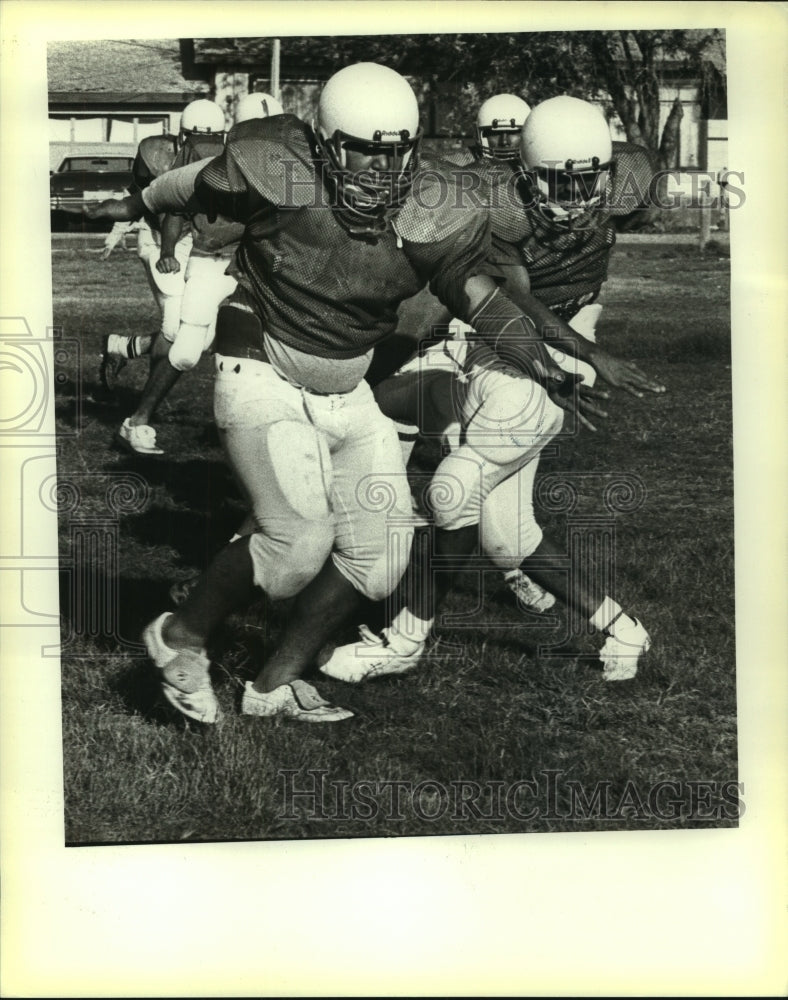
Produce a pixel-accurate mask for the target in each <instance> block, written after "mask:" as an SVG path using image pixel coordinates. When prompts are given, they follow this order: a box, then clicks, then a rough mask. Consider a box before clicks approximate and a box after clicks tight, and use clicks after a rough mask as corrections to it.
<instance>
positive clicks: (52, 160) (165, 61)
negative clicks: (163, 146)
mask: <svg viewBox="0 0 788 1000" xmlns="http://www.w3.org/2000/svg"><path fill="white" fill-rule="evenodd" d="M47 75H48V80H47V86H48V91H49V169H50V171H52V170H55V169H56V168H57V166H58V164H59V163H60V162H61V161H62V159H63V157H64V156H69V155H99V154H118V155H122V154H130V155H132V156H133V155H134V153H135V152H136V149H137V145H138V143H139V142H140V140H141V139H143V138H144V137H145V136H147V135H160V134H161V133H163V132H177V130H178V124H179V121H180V115H181V111H182V110H183V108H184V107H185V106H186V105H187V104H188V103H189V102H190V101H193V100H195V99H196V98H198V97H206V96H210V93H209V90H210V88H209V87H208V86H207V85H206V84H205V83H204V82H202V81H195V80H187V79H186V78H185V77H184V76H183V73H182V70H181V59H180V46H179V44H178V41H177V40H175V39H169V40H167V39H126V40H114V41H104V40H99V41H67V42H50V43H49V45H48V48H47Z"/></svg>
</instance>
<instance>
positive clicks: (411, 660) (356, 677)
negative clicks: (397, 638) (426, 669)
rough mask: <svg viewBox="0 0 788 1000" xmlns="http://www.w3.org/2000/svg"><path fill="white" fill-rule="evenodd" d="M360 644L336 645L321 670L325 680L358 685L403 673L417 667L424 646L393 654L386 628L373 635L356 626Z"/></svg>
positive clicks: (364, 628)
mask: <svg viewBox="0 0 788 1000" xmlns="http://www.w3.org/2000/svg"><path fill="white" fill-rule="evenodd" d="M358 631H359V634H360V635H361V640H360V642H351V643H348V645H347V646H337V648H336V649H335V650H334V652H333V653H332V654H331V656H330V658H329V659H328V660H327V661H326V662H325V663H324V664H323V665H322V666H321V668H320V670H321V672H322V673H324V674H325V675H326V676H327V677H333V678H335V679H336V680H338V681H347V683H348V684H358V682H359V681H363V680H365V679H366V678H367V677H384V676H386V675H387V674H405V673H407V672H408V671H409V670H413V668H414V667H416V666H418V663H419V660H420V659H421V654H422V653H423V652H424V645H425V644H424V643H423V642H419V643H417V644H416V645H415V648H414V649H413V650H412V652H409V653H401V652H396V651H395V650H394V649H393V648H392V646H391V645H390V642H389V629H383V632H382V633H381V634H380V635H375V633H374V632H372V631H371V630H370V629H369V628H367V626H366V625H361V626H359V630H358Z"/></svg>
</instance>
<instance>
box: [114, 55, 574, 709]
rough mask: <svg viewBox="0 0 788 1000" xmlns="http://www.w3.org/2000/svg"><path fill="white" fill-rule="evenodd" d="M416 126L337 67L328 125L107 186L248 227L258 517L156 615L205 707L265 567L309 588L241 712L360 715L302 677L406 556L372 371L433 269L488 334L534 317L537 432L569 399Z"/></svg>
mask: <svg viewBox="0 0 788 1000" xmlns="http://www.w3.org/2000/svg"><path fill="white" fill-rule="evenodd" d="M419 142H420V130H419V112H418V104H417V101H416V97H415V94H414V93H413V90H412V88H411V87H410V85H409V84H408V83H407V81H406V80H405V79H404V78H403V77H401V76H400V75H399V74H398V73H396V72H395V71H393V70H390V69H387V68H386V67H383V66H380V65H378V64H374V63H360V64H356V65H353V66H349V67H346V68H345V69H343V70H341V71H340V72H338V73H336V74H335V75H334V76H333V77H332V78H331V79H330V80H329V81H328V83H327V84H326V85H325V87H324V88H323V91H322V92H321V96H320V99H319V104H318V115H317V122H316V124H315V127H314V128H310V127H308V126H307V125H305V124H304V123H302V122H301V121H299V120H298V119H297V118H295V117H294V116H292V115H280V116H277V117H274V118H267V119H262V120H254V121H248V122H244V123H242V124H240V125H238V126H236V127H235V128H234V129H233V130H232V132H231V134H230V136H229V137H228V142H227V145H226V147H225V150H224V152H223V154H222V155H221V156H220V157H217V158H216V159H215V160H213V161H211V162H209V163H208V164H207V165H205V166H203V165H201V164H199V163H197V164H191V165H189V166H185V167H182V168H180V169H179V170H173V171H170V172H169V173H168V174H166V175H163V176H162V177H160V178H158V179H157V180H156V181H155V182H154V183H153V184H152V185H150V187H149V188H147V189H146V190H145V191H144V192H143V193H142V195H141V196H138V197H137V198H136V199H135V198H129V199H126V200H125V202H113V203H111V207H112V210H113V212H114V213H115V214H114V217H115V218H117V219H124V218H133V217H135V214H136V213H139V211H141V207H142V205H143V204H144V205H145V206H146V207H147V208H148V210H150V211H153V212H161V211H177V210H179V209H182V208H183V207H184V206H185V205H187V204H189V203H190V202H191V200H192V199H194V201H195V202H196V203H197V204H198V205H199V206H200V209H201V210H202V211H204V212H205V213H206V214H207V215H208V216H209V217H213V216H214V215H217V214H223V215H226V216H227V217H229V218H233V219H236V220H238V221H241V222H243V223H245V226H246V228H245V232H244V236H243V239H242V241H241V245H240V249H239V252H238V254H237V257H236V264H237V267H236V272H237V273H236V276H237V278H238V287H237V289H236V291H235V292H234V293H233V295H232V296H231V297H230V298H229V299H228V300H227V301H226V302H225V303H223V305H222V307H221V308H220V310H219V317H218V322H217V332H216V367H217V378H216V387H215V396H214V411H215V417H216V423H217V426H218V428H219V433H220V436H221V438H222V441H223V444H224V447H225V451H226V454H227V456H228V458H229V461H230V464H231V465H232V467H233V469H234V471H235V473H236V475H237V478H238V480H239V482H240V483H241V484H242V486H243V488H244V490H245V492H246V494H247V496H248V498H249V504H250V508H251V510H252V512H253V515H254V519H255V524H256V529H257V530H256V531H254V533H252V534H251V535H248V536H245V537H243V538H240V539H238V540H236V541H235V542H233V543H232V544H230V545H228V546H227V547H225V548H224V549H223V550H222V551H221V552H220V553H219V555H218V556H217V557H216V559H215V560H214V561H213V562H212V563H211V565H210V567H209V568H208V570H207V572H206V574H205V575H204V576H203V578H202V579H201V581H200V583H198V584H197V586H196V587H195V588H194V590H192V591H191V593H190V594H189V596H188V597H187V598H186V600H185V601H184V603H183V604H181V605H180V606H179V608H178V609H177V611H176V612H174V613H165V614H162V615H160V616H159V617H158V618H156V619H155V620H154V621H153V622H151V623H150V625H148V627H147V628H146V629H145V632H144V641H145V643H146V646H147V648H148V651H149V653H150V655H151V658H152V659H153V662H154V663H155V664H156V665H157V666H158V667H159V668H160V670H161V671H162V685H163V690H164V693H165V695H166V696H167V697H168V698H169V699H170V701H171V702H172V703H173V704H174V705H175V706H176V707H177V708H178V709H179V710H180V711H181V712H183V713H184V714H186V715H188V716H191V717H192V718H196V719H199V720H201V721H203V722H213V721H215V719H216V717H217V712H218V708H217V702H216V698H215V694H214V692H213V690H212V687H211V683H210V674H209V668H210V662H209V660H208V657H207V655H206V653H205V647H206V643H207V642H208V639H209V637H210V635H211V633H212V632H213V631H214V629H215V628H216V627H217V626H218V625H219V624H220V623H221V622H222V621H223V620H224V619H225V618H226V616H227V615H228V614H229V613H230V612H232V611H234V610H235V609H237V608H238V607H239V606H241V605H243V604H245V603H248V602H249V601H250V599H251V598H252V596H253V594H254V586H255V585H257V586H259V587H260V588H262V590H263V591H264V592H265V593H266V594H267V595H268V596H269V597H271V598H273V599H277V598H284V597H291V596H294V595H298V596H297V599H296V601H295V604H294V607H293V614H292V615H291V617H290V619H289V622H288V625H287V627H286V629H285V633H284V636H283V638H282V641H281V643H280V645H279V647H278V649H277V650H276V651H275V652H274V653H273V655H272V656H271V657H270V658H269V659H268V660H267V662H266V663H265V664H264V666H263V669H262V670H261V672H260V674H259V675H258V677H257V678H256V680H255V681H254V682H253V683H247V685H246V688H245V692H244V696H243V701H242V711H243V712H244V713H247V714H251V715H256V716H272V715H288V716H292V717H294V718H296V719H300V720H302V721H306V722H334V721H339V720H341V719H344V718H347V717H348V716H349V715H350V714H351V713H350V712H348V711H346V710H344V709H341V708H338V707H337V706H333V705H330V704H328V703H326V702H325V701H324V700H323V699H322V698H321V697H320V695H319V694H318V693H317V691H315V689H314V688H312V687H311V686H310V685H308V684H306V682H304V681H303V680H302V677H301V675H302V674H303V672H304V670H305V669H306V668H307V667H309V666H310V665H311V664H312V662H313V661H314V658H315V657H316V655H317V653H318V651H319V650H320V649H321V647H322V646H323V644H324V642H325V641H326V639H327V638H328V637H329V636H330V635H331V634H333V632H334V631H335V630H336V628H337V627H338V626H339V625H340V624H342V623H343V622H344V621H346V620H347V618H348V617H349V615H350V614H351V613H352V612H353V611H355V610H356V608H357V607H358V603H359V600H360V595H362V594H363V595H364V596H366V597H368V598H372V599H377V600H381V599H383V598H384V597H385V596H387V595H388V594H390V593H391V592H392V591H393V590H394V588H395V587H396V585H397V583H398V582H399V580H400V578H401V576H402V573H403V571H404V569H405V566H406V564H407V561H408V556H409V552H410V544H411V538H412V525H411V520H410V491H409V489H408V487H407V480H406V476H405V470H404V466H403V464H402V458H401V454H400V449H399V443H398V440H397V435H396V431H395V430H394V427H393V425H392V424H391V422H390V421H389V420H388V419H387V418H385V417H384V416H383V415H382V414H381V412H380V410H379V408H378V407H377V404H376V403H375V400H374V397H373V395H372V391H371V389H370V388H369V386H368V384H367V383H366V382H365V381H364V374H365V372H366V369H367V367H368V365H369V360H370V357H371V354H372V349H373V347H374V345H375V343H377V342H378V341H380V340H381V339H382V338H384V337H385V336H387V335H388V334H390V333H391V332H392V331H393V329H394V326H395V323H396V312H397V307H398V306H399V304H400V303H401V302H402V301H404V300H405V299H407V298H410V297H412V296H413V295H414V294H415V293H416V292H417V291H418V290H419V289H420V288H422V287H423V286H424V285H425V284H427V283H430V286H431V287H432V288H433V290H434V292H435V294H436V295H437V297H438V298H439V300H440V301H441V302H442V303H443V304H444V305H445V306H446V308H448V309H449V310H450V311H451V312H452V314H454V315H457V316H459V317H460V318H464V319H466V320H468V321H471V320H472V322H473V326H474V329H475V330H476V331H477V335H478V337H479V338H482V339H485V340H486V341H489V342H490V343H491V344H492V345H493V347H492V350H493V352H494V349H495V345H496V344H497V343H498V339H499V337H500V335H501V333H502V331H504V330H507V329H511V328H513V327H514V328H516V329H517V330H518V331H520V334H521V335H520V337H519V338H518V340H517V347H516V350H515V352H514V356H515V361H514V362H513V363H516V364H517V365H518V367H519V369H520V370H522V371H523V372H525V373H527V375H528V377H523V378H521V380H520V382H521V384H522V386H523V391H524V392H525V394H526V395H527V396H528V398H529V399H531V400H532V401H533V402H534V405H533V406H532V407H531V411H530V433H531V434H532V435H533V436H535V437H540V436H544V437H546V438H549V436H550V435H551V434H552V433H553V432H554V431H555V429H556V427H557V426H558V425H560V421H561V416H560V415H561V413H562V409H561V407H562V406H563V405H572V404H571V402H567V400H566V399H564V397H563V396H562V395H561V393H562V392H563V391H564V389H565V383H566V379H565V377H564V374H563V373H562V372H561V371H560V370H559V369H557V368H556V367H555V366H554V365H553V363H552V362H551V359H550V358H549V355H547V353H546V351H545V350H544V348H543V345H542V341H541V340H540V338H539V336H538V334H537V333H536V331H532V330H531V324H529V322H528V321H527V319H526V317H525V316H524V315H523V314H522V312H521V311H520V310H519V309H518V308H517V307H516V306H514V305H513V303H511V302H510V301H509V300H508V299H507V298H506V297H505V296H504V295H503V294H502V293H501V292H500V290H499V289H498V288H497V286H496V284H495V282H494V281H493V280H492V279H491V278H490V277H489V276H488V275H486V274H485V273H484V264H485V261H486V258H487V254H488V250H489V216H488V213H487V212H486V210H481V209H479V208H478V207H476V206H473V205H471V206H470V207H468V208H464V209H463V210H461V211H458V210H457V208H456V204H457V198H456V197H455V195H456V194H459V192H457V191H454V190H453V189H452V185H455V184H456V183H458V179H457V178H456V177H453V176H452V174H451V172H450V171H448V170H446V171H445V172H441V171H440V170H438V169H425V170H420V168H419ZM417 185H418V191H419V193H420V197H418V198H417V197H415V194H414V190H415V189H416V188H417ZM436 195H437V197H436ZM444 195H448V197H444ZM460 201H461V200H460ZM428 206H433V207H428ZM554 397H555V398H556V399H558V400H559V402H558V403H556V402H554ZM581 405H582V404H581ZM393 525H394V526H396V525H399V526H400V527H399V530H394V531H393V533H392V526H393ZM457 534H458V533H457V532H453V531H450V530H449V531H445V532H442V533H441V532H439V539H438V544H439V546H441V547H442V548H443V549H444V550H445V551H448V552H450V551H451V549H452V546H453V545H454V544H455V543H456V540H457ZM461 547H462V549H463V550H464V549H465V548H466V547H467V539H466V538H465V537H463V538H462V539H461Z"/></svg>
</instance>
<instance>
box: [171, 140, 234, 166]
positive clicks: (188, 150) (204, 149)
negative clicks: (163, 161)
mask: <svg viewBox="0 0 788 1000" xmlns="http://www.w3.org/2000/svg"><path fill="white" fill-rule="evenodd" d="M223 149H224V136H222V135H217V134H216V133H214V134H212V135H199V134H194V135H188V136H187V137H186V140H185V142H184V144H183V145H182V146H181V148H180V149H179V150H178V155H177V156H176V157H175V162H174V163H173V167H185V166H186V164H187V163H196V162H197V161H198V160H204V159H205V158H206V157H208V156H218V155H219V154H220V153H221V151H222V150H223Z"/></svg>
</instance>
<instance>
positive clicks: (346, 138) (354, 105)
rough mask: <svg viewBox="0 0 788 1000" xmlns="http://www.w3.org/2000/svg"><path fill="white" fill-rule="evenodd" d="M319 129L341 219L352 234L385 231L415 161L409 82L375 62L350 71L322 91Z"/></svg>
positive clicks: (414, 106) (415, 115)
mask: <svg viewBox="0 0 788 1000" xmlns="http://www.w3.org/2000/svg"><path fill="white" fill-rule="evenodd" d="M314 132H315V139H316V142H317V146H318V151H319V154H320V157H321V159H322V161H323V175H324V178H325V180H326V182H327V185H328V188H329V191H330V194H331V196H332V202H333V204H332V207H333V209H334V211H335V212H336V214H337V217H338V218H339V220H340V221H341V222H342V224H343V225H344V226H345V228H346V229H347V230H348V231H349V232H351V233H374V232H381V231H383V230H384V229H385V228H386V227H387V225H388V220H389V219H390V218H391V217H392V216H393V215H394V214H395V213H396V212H397V211H398V210H399V209H400V208H401V207H402V204H403V203H404V201H405V198H406V197H407V195H408V192H409V191H410V188H411V185H412V183H413V175H414V172H415V169H416V166H417V162H418V147H419V142H420V139H421V132H420V130H419V109H418V103H417V101H416V95H415V94H414V93H413V90H412V88H411V86H410V84H409V83H408V82H407V81H406V80H405V78H404V77H402V76H400V74H399V73H396V72H395V71H394V70H391V69H388V68H387V67H385V66H381V65H378V64H377V63H356V64H355V65H353V66H347V67H345V69H343V70H340V71H339V72H338V73H335V74H334V76H333V77H331V79H330V80H329V81H328V83H327V84H326V85H325V87H324V88H323V92H322V93H321V95H320V101H319V104H318V115H317V122H316V124H315V128H314Z"/></svg>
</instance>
